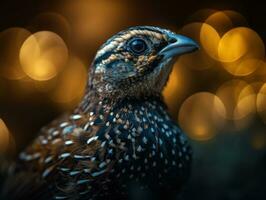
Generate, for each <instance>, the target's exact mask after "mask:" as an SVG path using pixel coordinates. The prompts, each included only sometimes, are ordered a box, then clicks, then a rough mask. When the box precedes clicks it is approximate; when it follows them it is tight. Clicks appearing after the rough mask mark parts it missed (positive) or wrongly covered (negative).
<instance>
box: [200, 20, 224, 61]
mask: <svg viewBox="0 0 266 200" xmlns="http://www.w3.org/2000/svg"><path fill="white" fill-rule="evenodd" d="M200 42H201V45H202V47H203V48H204V50H205V51H206V53H207V54H208V55H209V56H210V57H211V58H213V59H217V58H218V45H219V42H220V36H219V34H218V32H217V31H216V30H215V29H214V28H213V27H212V26H210V25H209V24H206V23H203V24H202V26H201V30H200Z"/></svg>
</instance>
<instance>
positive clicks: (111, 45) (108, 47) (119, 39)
mask: <svg viewBox="0 0 266 200" xmlns="http://www.w3.org/2000/svg"><path fill="white" fill-rule="evenodd" d="M134 35H148V36H152V37H154V38H157V39H158V40H161V39H163V37H164V36H163V35H162V34H160V33H157V32H154V31H149V30H130V31H128V32H126V34H124V35H121V36H119V37H117V38H115V39H114V40H113V41H112V42H110V43H109V44H107V45H106V46H105V47H103V48H102V49H101V50H99V51H98V53H97V55H96V59H97V58H98V57H100V56H102V55H103V54H105V52H108V51H112V50H113V49H114V48H115V47H117V46H118V45H119V44H121V43H122V42H124V41H127V40H128V39H130V38H131V37H132V36H134Z"/></svg>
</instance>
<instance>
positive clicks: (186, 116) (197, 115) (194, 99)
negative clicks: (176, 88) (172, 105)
mask: <svg viewBox="0 0 266 200" xmlns="http://www.w3.org/2000/svg"><path fill="white" fill-rule="evenodd" d="M225 115H226V110H225V107H224V105H223V103H222V101H221V100H220V99H219V98H218V97H217V96H215V95H214V94H212V93H209V92H199V93H196V94H194V95H192V96H190V97H189V98H187V99H186V100H185V101H184V103H183V104H182V106H181V108H180V111H179V116H178V121H179V124H180V126H181V128H182V129H183V130H184V131H185V132H186V133H187V134H188V136H189V137H190V138H192V139H194V140H200V141H201V140H209V139H211V138H213V137H214V136H215V135H216V134H217V133H218V132H219V131H220V129H221V128H222V126H223V124H224V117H225Z"/></svg>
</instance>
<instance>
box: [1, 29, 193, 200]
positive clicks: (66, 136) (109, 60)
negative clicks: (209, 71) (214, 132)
mask: <svg viewBox="0 0 266 200" xmlns="http://www.w3.org/2000/svg"><path fill="white" fill-rule="evenodd" d="M172 36H175V37H176V36H177V35H175V34H174V33H172V32H170V31H168V30H165V29H160V28H157V27H147V26H143V27H133V28H130V29H127V30H125V31H122V32H120V33H118V34H117V35H115V36H113V37H112V38H111V39H109V40H108V41H107V42H106V43H105V44H104V45H103V46H102V47H101V48H100V49H99V51H98V52H97V54H96V57H95V60H94V61H93V63H92V66H91V69H90V74H89V81H88V86H87V91H86V94H85V96H84V98H83V100H82V102H81V103H80V105H79V106H78V107H77V108H76V109H75V110H74V111H73V113H72V114H70V115H64V116H62V117H61V118H59V119H56V120H55V121H53V122H52V123H51V124H50V125H48V126H47V127H44V128H43V129H42V130H41V132H40V134H39V136H38V137H37V139H36V140H35V141H34V142H33V143H32V144H31V145H30V146H29V147H28V148H27V149H26V150H25V151H23V152H22V153H21V154H20V156H19V159H18V161H17V163H16V167H15V170H14V172H13V176H15V177H16V175H17V177H18V176H23V174H31V175H33V174H34V177H35V176H36V177H35V178H33V179H34V180H35V182H36V183H34V181H31V183H29V181H28V182H26V183H23V181H20V183H12V184H15V185H16V184H22V185H23V184H25V186H27V185H30V184H35V186H36V188H37V189H36V191H35V190H34V192H35V193H36V192H37V193H38V192H40V191H41V190H39V189H41V188H43V191H47V192H45V195H51V198H52V197H53V198H55V199H93V200H94V199H125V198H126V197H128V195H129V194H131V193H132V190H134V191H160V190H161V191H177V190H178V189H180V187H181V185H182V184H183V183H184V182H185V180H186V179H187V177H188V174H189V171H190V162H191V149H190V147H189V145H188V143H187V140H186V138H185V136H184V134H183V133H182V131H181V130H180V128H179V127H178V125H177V124H176V123H175V122H174V121H173V120H172V119H171V118H170V116H169V114H168V113H167V111H166V110H167V108H166V106H165V104H164V103H163V99H162V96H161V90H162V88H163V86H164V85H165V83H166V81H167V78H168V76H169V73H170V71H171V69H172V64H173V61H174V57H173V56H172V57H170V58H167V59H164V56H165V53H164V54H160V52H161V51H162V50H163V49H165V48H167V47H168V45H169V44H170V43H175V42H177V39H178V38H174V39H175V40H174V42H173V41H170V37H171V39H173V38H172ZM190 45H192V43H190ZM195 48H196V47H195ZM170 50H171V49H170ZM170 50H168V52H169V51H170ZM193 50H194V49H193ZM190 51H192V50H189V51H187V52H190ZM171 53H172V52H171ZM184 53H185V52H184ZM25 178H26V176H25ZM19 180H20V179H19ZM36 180H40V181H39V182H38V181H36ZM12 184H11V183H10V184H7V185H12ZM38 184H39V186H40V187H39V186H38ZM28 187H29V186H28ZM11 188H14V187H11ZM25 188H27V187H23V190H22V191H25V192H26V194H28V193H29V191H26V190H25ZM132 188H133V189H132ZM134 191H133V193H134ZM13 192H16V191H11V190H9V189H8V187H5V192H4V193H5V195H6V196H8V194H9V193H13ZM20 192H21V191H20ZM27 192H28V193H27ZM21 195H22V194H21Z"/></svg>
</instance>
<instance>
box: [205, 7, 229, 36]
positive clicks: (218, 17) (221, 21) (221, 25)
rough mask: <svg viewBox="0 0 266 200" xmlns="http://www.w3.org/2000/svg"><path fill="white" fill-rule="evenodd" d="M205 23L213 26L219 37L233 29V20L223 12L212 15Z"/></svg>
mask: <svg viewBox="0 0 266 200" xmlns="http://www.w3.org/2000/svg"><path fill="white" fill-rule="evenodd" d="M205 23H206V24H209V25H210V26H212V27H213V28H214V29H215V30H216V31H217V33H218V34H219V35H223V34H224V33H225V32H227V31H228V30H230V29H231V28H233V22H232V20H231V19H230V17H229V16H228V15H227V14H226V13H224V12H223V11H218V12H215V13H213V14H211V15H210V16H209V17H208V18H207V19H206V20H205Z"/></svg>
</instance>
